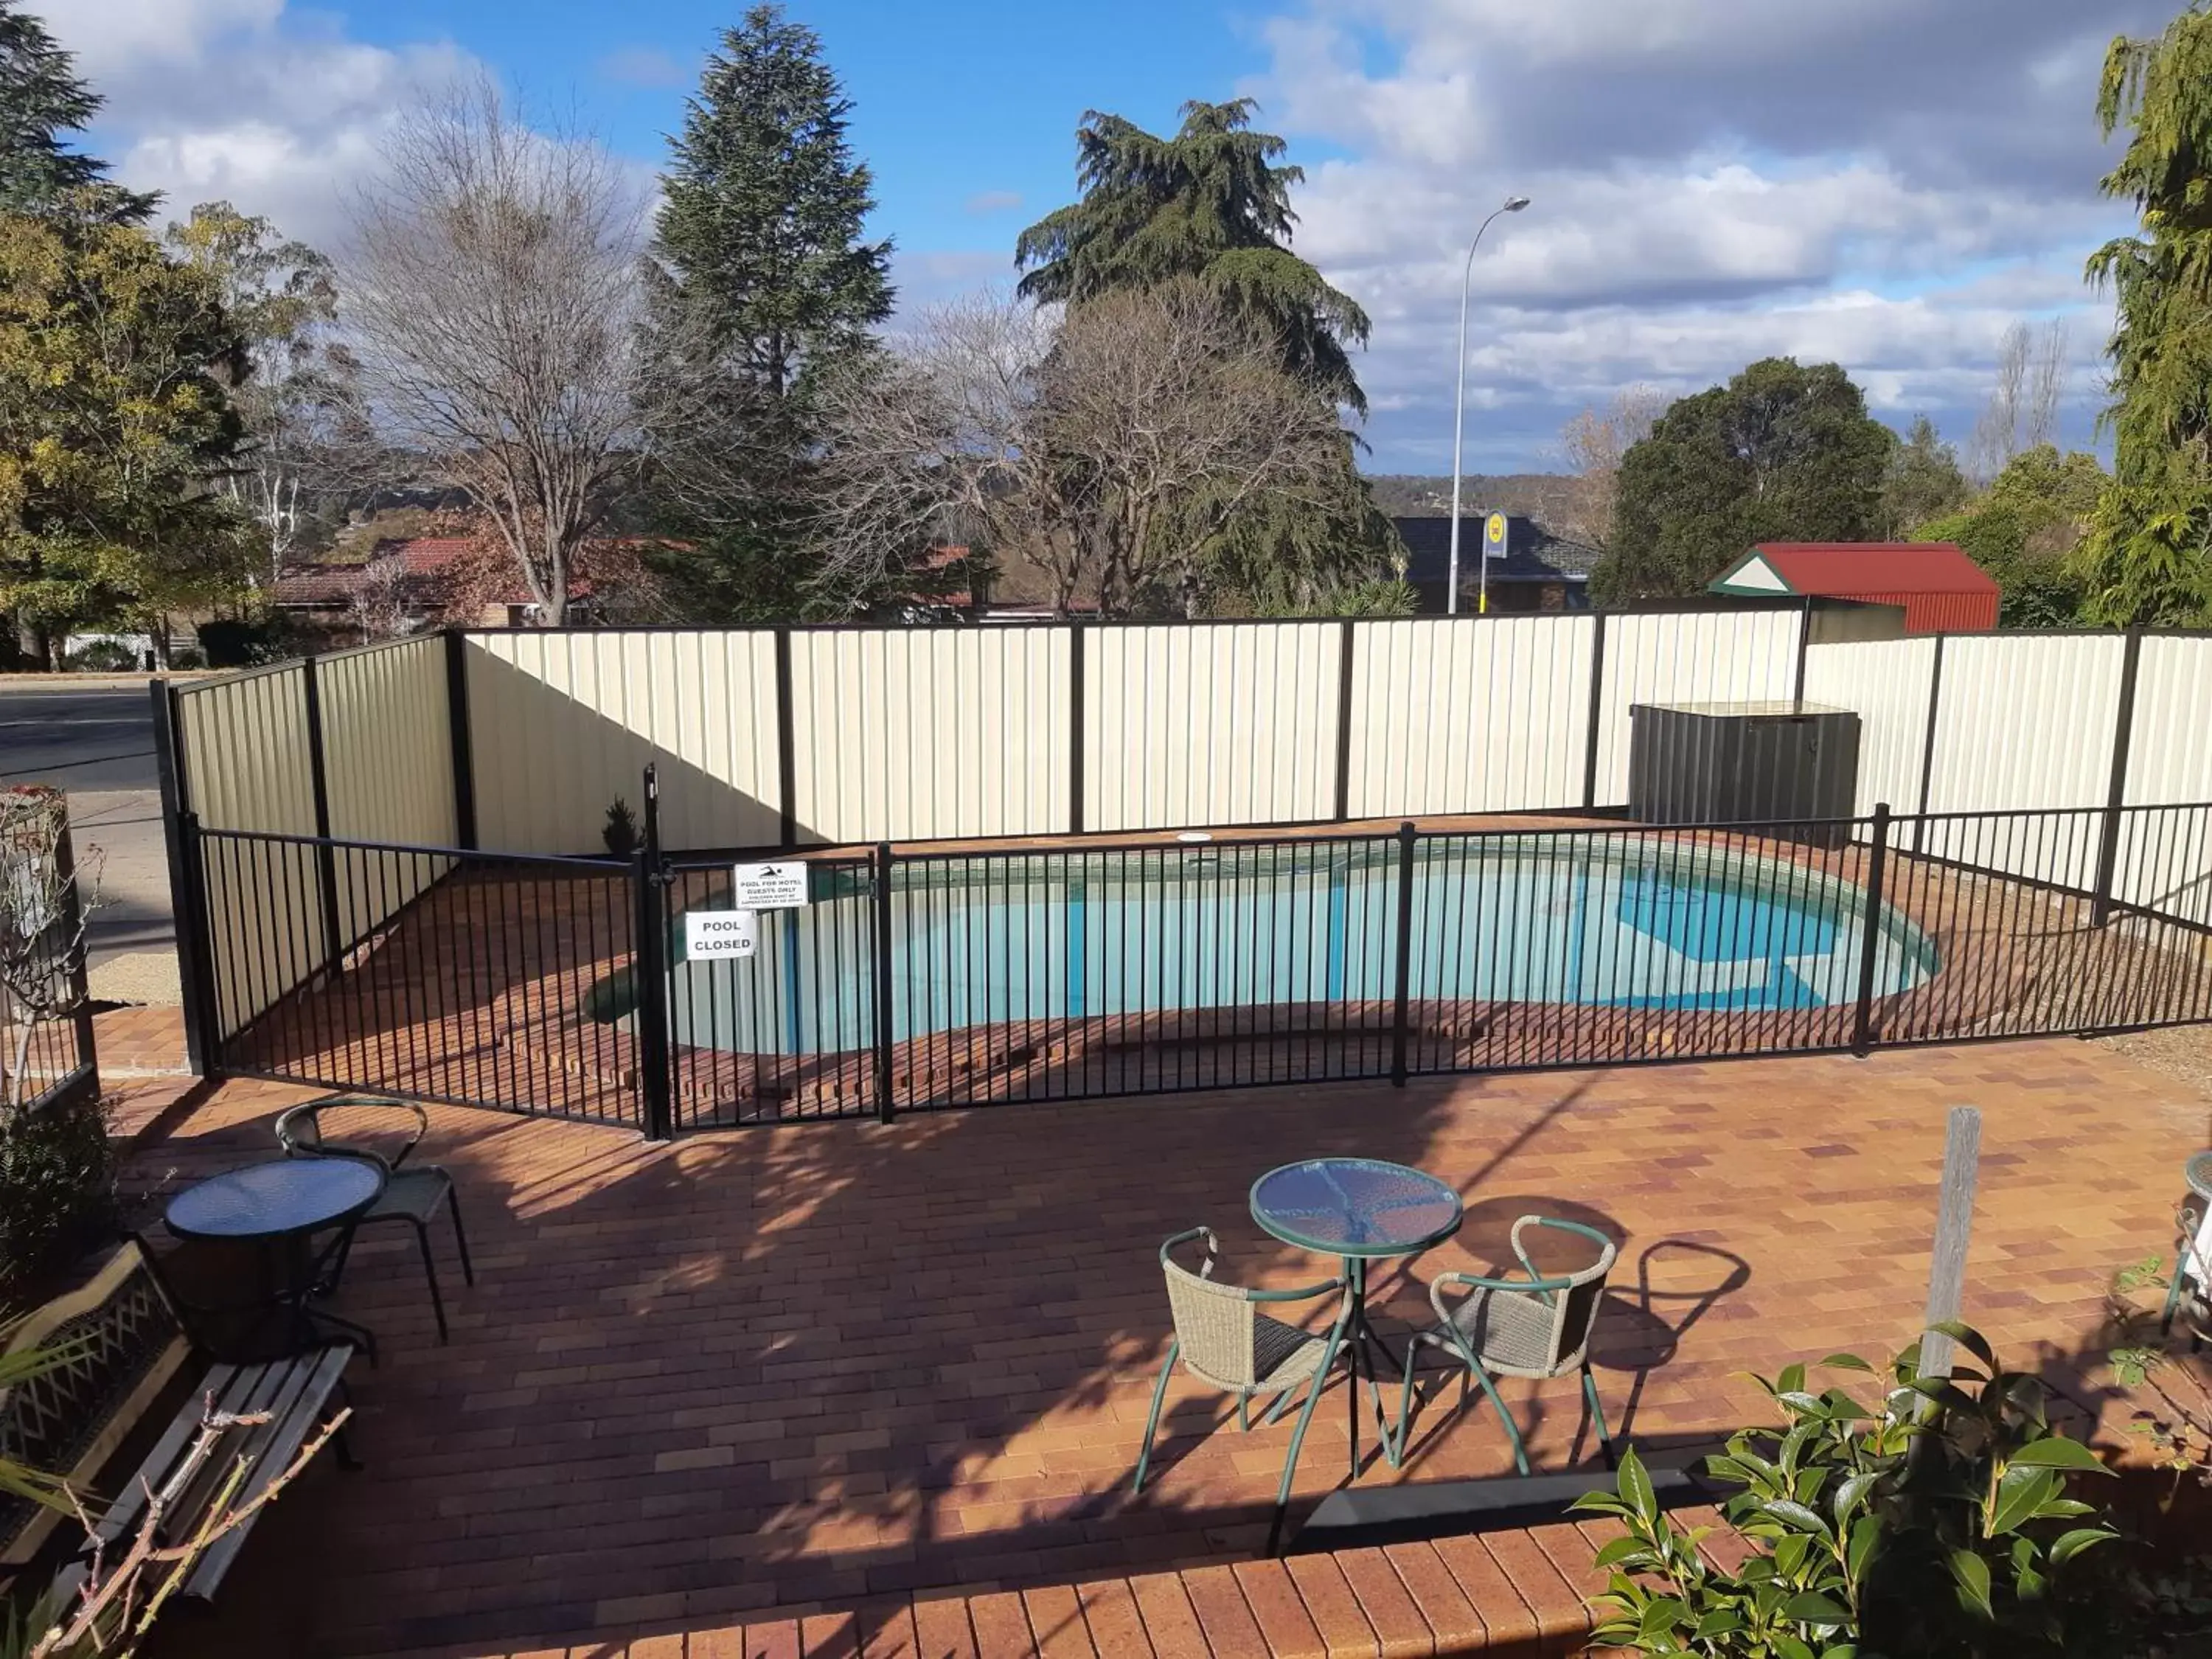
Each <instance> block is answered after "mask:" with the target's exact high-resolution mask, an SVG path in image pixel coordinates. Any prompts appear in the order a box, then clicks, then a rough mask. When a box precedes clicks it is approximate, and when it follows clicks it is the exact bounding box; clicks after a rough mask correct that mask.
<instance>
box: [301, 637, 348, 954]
mask: <svg viewBox="0 0 2212 1659" xmlns="http://www.w3.org/2000/svg"><path fill="white" fill-rule="evenodd" d="M300 683H301V686H302V687H303V688H304V689H305V690H306V693H307V781H308V783H309V785H310V786H311V787H313V791H314V796H315V885H316V887H317V889H318V890H319V891H320V893H321V896H322V908H323V938H324V939H325V951H327V954H326V955H325V957H324V958H323V967H324V968H325V970H327V971H329V972H331V973H337V974H342V973H343V972H344V971H345V952H346V939H345V935H344V933H343V931H342V929H341V927H340V924H339V921H338V862H337V853H336V851H334V850H333V849H332V848H331V839H330V837H331V785H330V775H329V773H328V771H327V769H325V765H324V761H323V694H322V691H321V689H320V686H319V683H318V681H317V679H316V676H315V659H313V657H307V658H303V659H301V663H300Z"/></svg>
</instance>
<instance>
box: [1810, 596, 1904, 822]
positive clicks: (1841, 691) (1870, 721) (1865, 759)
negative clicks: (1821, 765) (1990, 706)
mask: <svg viewBox="0 0 2212 1659" xmlns="http://www.w3.org/2000/svg"><path fill="white" fill-rule="evenodd" d="M1935 662H1936V641H1935V640H1934V639H1932V638H1921V639H1911V640H1865V641H1854V642H1852V643H1850V644H1848V645H1816V646H1814V647H1812V648H1811V649H1810V650H1809V651H1808V652H1807V653H1805V700H1806V701H1807V702H1817V703H1825V704H1827V705H1828V706H1830V707H1831V708H1849V709H1852V710H1854V711H1856V712H1857V714H1858V717H1859V784H1858V796H1857V800H1856V802H1855V803H1854V805H1853V809H1852V810H1853V811H1857V812H1859V813H1861V814H1864V813H1868V812H1871V811H1874V809H1875V805H1877V804H1878V803H1880V802H1882V801H1887V802H1888V803H1889V805H1890V806H1891V807H1892V808H1893V810H1895V811H1899V812H1909V811H1917V810H1918V807H1919V803H1920V783H1921V771H1922V769H1923V766H1924V765H1925V763H1926V761H1927V756H1928V711H1929V699H1930V698H1931V697H1932V696H1934V692H1935V687H1934V682H1933V678H1932V674H1931V671H1932V670H1933V668H1934V666H1935Z"/></svg>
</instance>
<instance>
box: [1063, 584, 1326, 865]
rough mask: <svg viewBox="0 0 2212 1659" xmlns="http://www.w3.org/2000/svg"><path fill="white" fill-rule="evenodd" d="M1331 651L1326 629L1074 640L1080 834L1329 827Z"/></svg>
mask: <svg viewBox="0 0 2212 1659" xmlns="http://www.w3.org/2000/svg"><path fill="white" fill-rule="evenodd" d="M1344 640H1345V629H1344V628H1343V627H1342V625H1341V624H1340V623H1212V624H1200V625H1195V626H1194V625H1191V624H1188V623H1183V624H1173V623H1169V624H1163V625H1161V626H1158V627H1114V628H1095V629H1086V630H1085V639H1084V652H1085V654H1084V697H1083V709H1084V721H1083V735H1084V750H1085V767H1084V778H1085V790H1086V796H1085V817H1084V827H1085V829H1123V830H1126V829H1182V828H1188V827H1191V826H1195V825H1204V824H1212V825H1223V824H1240V823H1298V822H1304V821H1312V820H1316V819H1323V818H1328V817H1331V816H1333V815H1334V812H1335V810H1336V805H1335V803H1336V759H1337V741H1336V730H1337V713H1338V703H1339V701H1340V682H1341V680H1342V678H1343V659H1342V656H1341V654H1340V653H1341V651H1342V647H1343V645H1344ZM1061 827H1065V821H1063V823H1062V826H1061Z"/></svg>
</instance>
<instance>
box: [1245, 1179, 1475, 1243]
mask: <svg viewBox="0 0 2212 1659" xmlns="http://www.w3.org/2000/svg"><path fill="white" fill-rule="evenodd" d="M1465 1213H1466V1212H1465V1211H1464V1210H1463V1209H1462V1206H1461V1204H1460V1201H1459V1194H1457V1193H1456V1192H1455V1191H1453V1190H1452V1188H1449V1187H1448V1186H1446V1185H1445V1184H1444V1183H1443V1182H1441V1181H1439V1180H1437V1178H1436V1177H1435V1176H1432V1175H1427V1174H1425V1173H1423V1172H1422V1171H1421V1170H1409V1169H1407V1167H1406V1166H1405V1165H1404V1164H1387V1163H1384V1162H1383V1160H1382V1159H1380V1158H1310V1159H1308V1160H1306V1161H1305V1162H1304V1163H1302V1164H1284V1165H1283V1166H1282V1167H1281V1168H1280V1169H1276V1170H1268V1171H1267V1174H1265V1175H1263V1176H1261V1177H1260V1178H1259V1179H1258V1180H1257V1181H1255V1182H1253V1183H1252V1219H1253V1220H1255V1221H1256V1222H1258V1223H1259V1224H1260V1225H1261V1228H1263V1229H1264V1230H1265V1231H1267V1232H1270V1233H1272V1234H1273V1235H1274V1236H1275V1237H1277V1238H1279V1239H1281V1240H1282V1241H1283V1242H1284V1243H1286V1244H1297V1245H1303V1246H1304V1248H1305V1249H1310V1250H1320V1251H1322V1252H1325V1253H1326V1254H1328V1255H1338V1256H1346V1257H1352V1258H1356V1259H1366V1258H1373V1257H1381V1256H1397V1255H1417V1254H1419V1252H1420V1251H1422V1250H1425V1249H1428V1248H1429V1246H1430V1245H1431V1244H1435V1243H1438V1242H1440V1241H1442V1240H1443V1239H1447V1238H1449V1237H1451V1236H1452V1235H1453V1234H1454V1233H1455V1232H1457V1231H1459V1225H1460V1222H1461V1220H1462V1218H1464V1215H1465Z"/></svg>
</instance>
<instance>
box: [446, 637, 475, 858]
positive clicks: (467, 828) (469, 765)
mask: <svg viewBox="0 0 2212 1659" xmlns="http://www.w3.org/2000/svg"><path fill="white" fill-rule="evenodd" d="M445 636H446V726H447V752H448V753H449V754H450V755H451V756H452V757H453V844H454V845H455V846H456V847H465V848H468V849H469V850H471V852H473V851H474V850H475V849H476V844H477V763H476V751H475V749H474V746H473V744H472V741H471V737H470V734H469V645H468V641H466V640H465V639H464V638H463V637H462V636H461V630H460V629H458V628H448V629H446V630H445Z"/></svg>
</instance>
